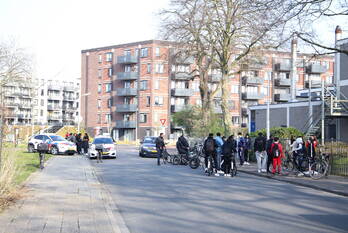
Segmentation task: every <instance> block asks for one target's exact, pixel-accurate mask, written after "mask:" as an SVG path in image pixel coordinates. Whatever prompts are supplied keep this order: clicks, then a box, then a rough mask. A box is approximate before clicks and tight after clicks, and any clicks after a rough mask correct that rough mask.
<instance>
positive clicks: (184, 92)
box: [171, 88, 193, 96]
mask: <svg viewBox="0 0 348 233" xmlns="http://www.w3.org/2000/svg"><path fill="white" fill-rule="evenodd" d="M171 92H172V95H173V96H192V95H193V90H192V89H188V88H175V89H172V90H171Z"/></svg>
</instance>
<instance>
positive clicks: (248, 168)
mask: <svg viewBox="0 0 348 233" xmlns="http://www.w3.org/2000/svg"><path fill="white" fill-rule="evenodd" d="M238 171H240V172H244V173H247V174H251V175H256V176H260V177H265V178H269V179H274V180H278V181H283V182H287V183H291V184H295V185H300V186H304V187H308V188H313V189H316V190H321V191H325V192H329V193H334V194H337V195H342V196H346V197H348V178H347V177H341V176H328V177H323V178H321V179H319V180H313V179H311V178H310V177H298V176H296V175H294V174H290V175H288V176H279V175H272V174H267V173H258V172H257V165H256V163H250V165H244V166H242V167H238Z"/></svg>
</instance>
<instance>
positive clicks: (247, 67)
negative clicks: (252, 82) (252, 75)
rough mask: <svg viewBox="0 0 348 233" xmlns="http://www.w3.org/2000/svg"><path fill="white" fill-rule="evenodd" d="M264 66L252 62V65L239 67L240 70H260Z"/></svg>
mask: <svg viewBox="0 0 348 233" xmlns="http://www.w3.org/2000/svg"><path fill="white" fill-rule="evenodd" d="M265 65H266V64H263V63H257V62H253V63H248V64H242V65H241V66H240V69H241V70H261V69H262V68H263V67H264V66H265Z"/></svg>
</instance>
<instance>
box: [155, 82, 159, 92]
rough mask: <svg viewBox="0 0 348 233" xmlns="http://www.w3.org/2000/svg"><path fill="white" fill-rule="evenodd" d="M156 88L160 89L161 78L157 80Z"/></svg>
mask: <svg viewBox="0 0 348 233" xmlns="http://www.w3.org/2000/svg"><path fill="white" fill-rule="evenodd" d="M155 89H156V90H158V89H160V81H159V80H155Z"/></svg>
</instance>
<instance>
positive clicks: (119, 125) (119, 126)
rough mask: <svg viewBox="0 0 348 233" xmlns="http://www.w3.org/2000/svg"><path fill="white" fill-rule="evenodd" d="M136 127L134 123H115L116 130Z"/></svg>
mask: <svg viewBox="0 0 348 233" xmlns="http://www.w3.org/2000/svg"><path fill="white" fill-rule="evenodd" d="M136 125H137V124H136V122H135V121H116V128H117V129H134V128H136Z"/></svg>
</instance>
